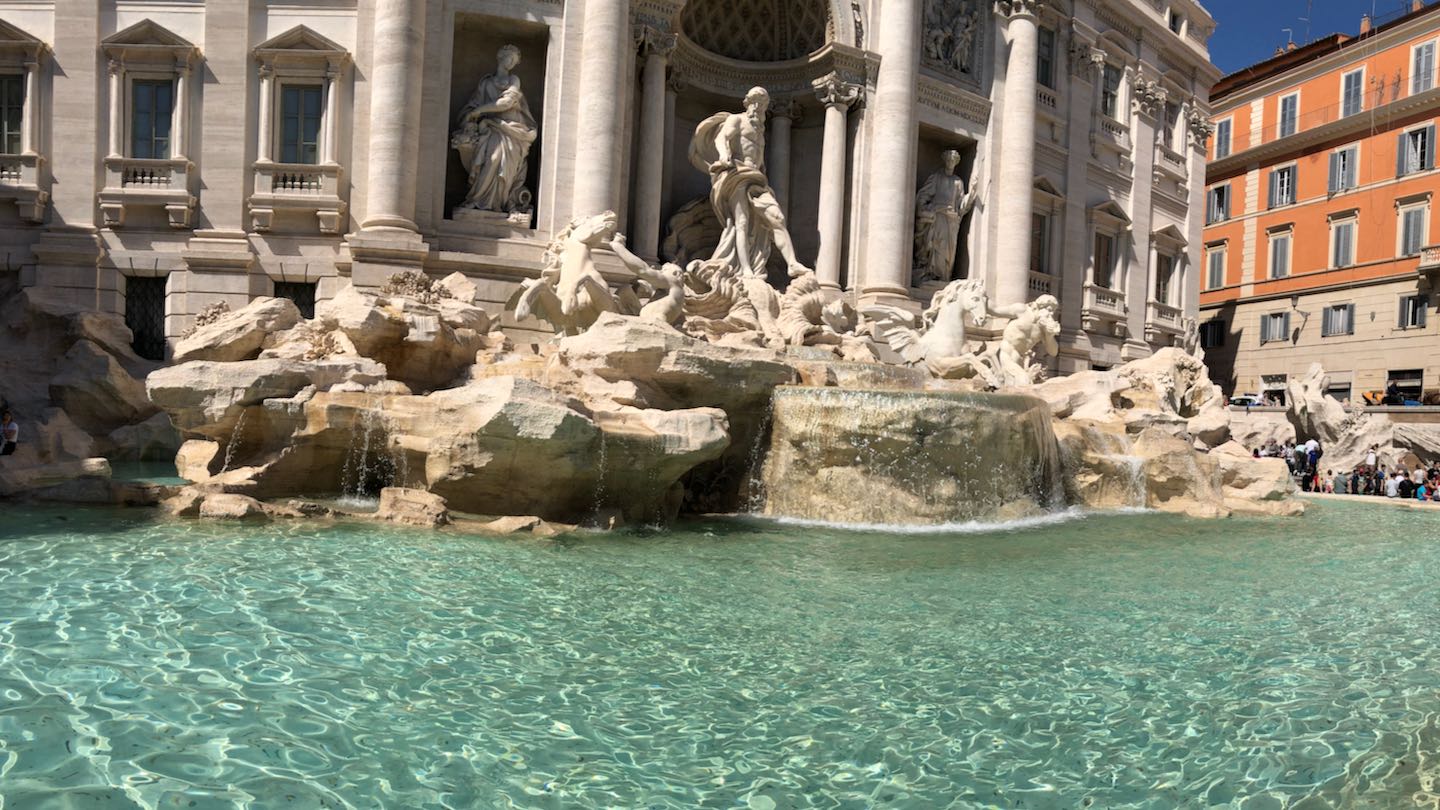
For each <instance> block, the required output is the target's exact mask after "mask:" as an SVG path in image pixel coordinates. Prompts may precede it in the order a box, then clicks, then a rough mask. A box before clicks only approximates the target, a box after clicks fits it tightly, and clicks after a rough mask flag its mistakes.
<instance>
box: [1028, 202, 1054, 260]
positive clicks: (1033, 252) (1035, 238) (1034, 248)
mask: <svg viewBox="0 0 1440 810" xmlns="http://www.w3.org/2000/svg"><path fill="white" fill-rule="evenodd" d="M1030 272H1032V273H1049V272H1050V217H1048V216H1046V215H1045V214H1037V213H1031V214H1030Z"/></svg>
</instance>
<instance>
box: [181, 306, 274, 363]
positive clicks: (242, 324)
mask: <svg viewBox="0 0 1440 810" xmlns="http://www.w3.org/2000/svg"><path fill="white" fill-rule="evenodd" d="M299 322H300V310H298V309H296V308H295V304H293V303H291V302H290V301H289V300H288V299H285V298H256V299H255V300H254V301H251V302H250V303H249V304H248V305H246V306H245V307H243V308H241V309H239V310H236V311H234V312H231V313H229V314H226V315H222V316H221V317H220V318H219V319H217V320H216V321H214V322H213V323H210V324H208V325H205V326H201V327H200V328H198V329H196V330H195V331H194V332H193V333H192V334H189V335H186V336H185V337H184V338H182V339H180V340H179V341H177V342H176V344H175V350H174V361H175V362H176V363H185V362H189V361H191V360H219V361H225V362H234V361H236V360H253V359H255V358H256V357H258V356H259V354H260V349H261V348H262V347H263V346H264V344H265V341H266V339H267V338H268V337H270V336H271V335H274V334H276V333H279V332H282V331H284V330H286V329H289V328H291V327H293V326H295V324H297V323H299Z"/></svg>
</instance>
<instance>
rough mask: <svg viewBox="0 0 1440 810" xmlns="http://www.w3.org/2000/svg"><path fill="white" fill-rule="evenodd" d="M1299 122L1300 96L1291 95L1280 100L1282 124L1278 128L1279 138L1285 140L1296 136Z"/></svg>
mask: <svg viewBox="0 0 1440 810" xmlns="http://www.w3.org/2000/svg"><path fill="white" fill-rule="evenodd" d="M1299 122H1300V94H1299V93H1291V94H1290V95H1288V96H1285V97H1283V98H1281V99H1280V124H1279V126H1278V127H1277V133H1278V135H1279V137H1281V138H1285V137H1289V136H1291V135H1294V134H1295V130H1296V127H1297V126H1298V125H1299Z"/></svg>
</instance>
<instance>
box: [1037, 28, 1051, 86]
mask: <svg viewBox="0 0 1440 810" xmlns="http://www.w3.org/2000/svg"><path fill="white" fill-rule="evenodd" d="M1039 45H1040V48H1039V54H1038V60H1037V61H1036V63H1035V80H1036V81H1038V82H1040V84H1042V85H1044V86H1046V87H1048V88H1050V89H1051V90H1054V89H1055V31H1054V30H1052V29H1050V28H1045V27H1043V26H1042V27H1041V28H1040V43H1039Z"/></svg>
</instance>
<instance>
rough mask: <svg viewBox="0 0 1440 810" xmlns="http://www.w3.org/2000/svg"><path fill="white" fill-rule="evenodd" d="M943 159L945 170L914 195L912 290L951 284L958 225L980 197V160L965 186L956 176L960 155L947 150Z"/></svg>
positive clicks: (958, 241)
mask: <svg viewBox="0 0 1440 810" xmlns="http://www.w3.org/2000/svg"><path fill="white" fill-rule="evenodd" d="M943 159H944V161H945V168H943V169H941V170H940V171H937V172H935V173H934V174H932V175H930V177H929V178H928V179H926V181H925V184H924V185H922V186H920V191H919V192H918V193H917V194H916V195H915V261H914V266H913V268H912V271H911V272H912V283H913V284H914V285H915V286H919V285H920V284H922V283H924V282H926V281H942V282H943V281H949V280H950V277H951V275H952V273H953V271H954V267H955V251H956V246H957V245H958V244H959V243H960V221H961V220H963V219H964V218H965V215H966V214H968V213H970V211H971V210H972V209H973V208H974V207H975V201H976V199H978V197H979V189H978V185H979V183H978V181H979V179H980V170H981V167H982V165H983V160H982V158H980V157H977V158H976V159H975V166H974V168H973V169H972V171H971V173H970V181H969V182H968V183H967V182H965V180H964V179H962V178H960V177H957V176H955V167H956V166H958V165H960V153H959V152H957V151H955V150H954V149H950V150H947V151H946V152H945V154H944V155H943Z"/></svg>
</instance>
